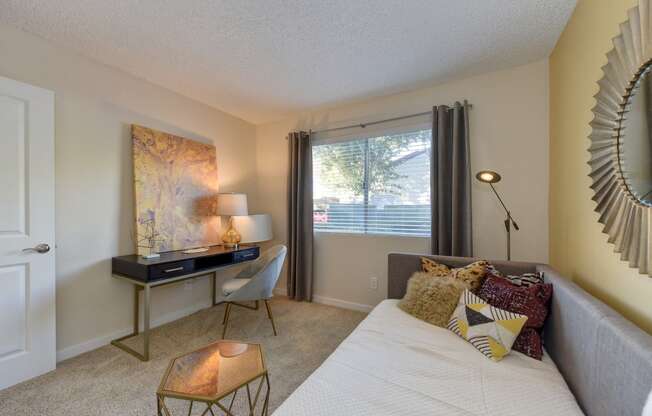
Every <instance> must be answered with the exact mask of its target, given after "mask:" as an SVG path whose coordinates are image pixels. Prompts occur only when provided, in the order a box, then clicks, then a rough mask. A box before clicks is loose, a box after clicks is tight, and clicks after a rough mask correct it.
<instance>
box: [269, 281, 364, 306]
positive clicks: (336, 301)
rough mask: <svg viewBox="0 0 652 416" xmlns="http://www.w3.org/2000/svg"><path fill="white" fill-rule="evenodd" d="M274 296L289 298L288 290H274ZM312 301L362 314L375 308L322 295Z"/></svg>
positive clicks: (313, 297) (280, 288)
mask: <svg viewBox="0 0 652 416" xmlns="http://www.w3.org/2000/svg"><path fill="white" fill-rule="evenodd" d="M274 294H276V295H280V296H287V289H285V288H283V287H277V288H276V289H274ZM312 300H313V301H314V302H315V303H321V304H322V305H329V306H337V307H338V308H342V309H351V310H354V311H360V312H371V310H372V309H373V308H374V306H372V305H365V304H364V303H355V302H349V301H347V300H341V299H335V298H329V297H326V296H320V295H313V296H312Z"/></svg>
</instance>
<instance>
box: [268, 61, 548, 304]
mask: <svg viewBox="0 0 652 416" xmlns="http://www.w3.org/2000/svg"><path fill="white" fill-rule="evenodd" d="M464 98H466V99H468V100H469V102H471V103H472V104H473V109H472V110H471V142H472V144H471V163H472V166H473V170H474V171H475V170H479V169H483V168H491V169H495V170H497V171H499V172H500V173H502V174H503V177H504V180H503V182H501V183H500V184H498V185H497V188H498V189H499V191H500V192H501V193H502V194H503V196H504V198H505V200H506V202H507V203H508V205H509V206H510V208H511V210H512V213H513V215H514V216H515V218H516V219H517V221H518V223H519V225H520V226H521V231H519V232H516V233H515V234H514V236H513V246H512V248H513V258H514V259H518V260H534V261H543V262H547V260H548V137H549V135H548V62H547V60H543V61H540V62H536V63H532V64H529V65H525V66H521V67H517V68H512V69H509V70H504V71H500V72H494V73H490V74H486V75H482V76H477V77H473V78H469V79H465V80H461V81H457V82H452V83H449V84H445V85H440V86H436V87H432V88H426V89H421V90H418V91H414V92H410V93H405V94H399V95H393V96H389V97H384V98H379V99H374V100H370V101H367V102H363V103H359V104H352V105H346V106H341V107H337V108H334V109H330V110H323V111H315V112H312V113H309V114H300V115H298V116H296V117H295V118H292V119H288V120H283V121H281V122H276V123H270V124H265V125H260V126H257V133H256V134H257V159H258V163H257V167H258V192H257V198H258V199H257V202H258V206H259V207H261V209H262V210H263V211H266V212H269V213H271V214H272V215H273V218H274V233H275V236H276V238H277V240H278V241H285V239H286V226H287V224H286V220H285V218H286V217H285V216H286V186H287V185H286V183H287V182H286V180H287V179H286V176H287V171H286V167H287V142H286V140H285V136H286V134H287V133H288V131H290V130H293V129H297V128H302V129H309V128H312V129H318V128H323V127H326V126H331V127H332V126H339V125H346V124H349V123H355V122H361V121H373V120H377V119H382V118H386V117H392V116H399V115H404V114H410V113H416V112H422V111H427V110H428V109H429V108H431V107H432V106H433V105H437V104H450V103H452V102H453V101H455V100H459V99H464ZM473 212H474V251H475V253H476V254H477V255H479V256H482V257H486V258H504V256H505V231H504V227H503V224H502V219H503V215H504V214H503V213H502V212H501V208H500V206H499V205H498V202H497V201H496V200H495V197H494V196H493V195H492V194H491V191H490V189H488V188H487V187H486V186H482V185H481V184H479V183H477V182H474V185H473ZM315 240H316V241H315V252H316V259H315V294H316V296H317V300H322V301H327V302H329V301H332V300H333V299H335V300H337V301H339V304H341V305H345V306H353V307H361V308H364V305H375V304H376V303H377V302H379V301H380V300H381V299H383V298H384V297H385V295H386V290H387V289H386V288H387V276H386V268H387V253H389V252H391V251H411V252H427V251H428V250H429V243H428V241H427V240H426V239H422V238H406V237H373V238H366V237H361V236H353V235H341V234H336V235H332V234H318V235H317V236H316V239H315ZM371 277H377V278H378V279H379V286H378V289H376V290H372V289H370V287H369V286H370V284H369V280H370V278H371ZM280 287H285V283H284V282H281V283H280ZM342 302H348V303H342ZM331 303H332V302H331ZM336 303H337V302H336Z"/></svg>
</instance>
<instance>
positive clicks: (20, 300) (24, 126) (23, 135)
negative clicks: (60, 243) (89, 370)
mask: <svg viewBox="0 0 652 416" xmlns="http://www.w3.org/2000/svg"><path fill="white" fill-rule="evenodd" d="M39 244H41V246H39ZM45 245H47V247H46V246H45ZM35 247H37V248H38V249H37V250H30V249H31V248H35ZM25 249H27V250H25ZM54 276H55V274H54V93H52V92H51V91H47V90H43V89H41V88H36V87H33V86H30V85H26V84H23V83H20V82H16V81H13V80H10V79H6V78H2V77H0V389H3V388H5V387H9V386H11V385H13V384H16V383H19V382H21V381H23V380H27V379H29V378H32V377H35V376H37V375H39V374H43V373H46V372H48V371H50V370H53V369H54V368H55V366H56V333H55V315H54V313H55V311H54V306H55V299H54V289H55V277H54Z"/></svg>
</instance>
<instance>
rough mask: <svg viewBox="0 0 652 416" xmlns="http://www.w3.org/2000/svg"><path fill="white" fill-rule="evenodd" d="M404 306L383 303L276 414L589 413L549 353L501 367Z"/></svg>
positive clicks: (509, 360) (515, 357) (513, 358)
mask: <svg viewBox="0 0 652 416" xmlns="http://www.w3.org/2000/svg"><path fill="white" fill-rule="evenodd" d="M397 303H398V301H396V300H386V301H383V302H382V303H380V304H379V305H378V306H377V307H376V308H375V309H374V310H373V311H372V312H371V313H370V314H369V316H368V317H367V318H366V319H365V320H364V321H363V322H362V323H361V324H360V325H359V326H358V328H356V330H355V331H354V332H353V333H352V334H351V335H350V336H349V337H348V338H347V339H346V340H344V342H342V344H341V345H340V346H339V347H338V348H337V350H335V352H333V354H332V355H331V356H330V357H328V359H327V360H326V361H324V363H323V364H322V365H321V367H319V368H318V369H317V370H316V371H315V372H314V373H313V374H312V375H311V376H310V377H309V378H308V379H307V380H305V381H304V382H303V384H301V386H299V388H298V389H297V390H296V391H295V392H294V393H293V394H292V395H291V396H290V397H289V398H288V399H287V400H286V401H285V402H284V403H283V404H282V405H281V406H280V407H279V408H278V409H277V410H276V411H275V412H274V416H290V415H292V416H294V415H360V416H367V415H368V416H378V415H429V416H438V415H442V416H443V415H446V416H457V415H464V416H467V415H491V416H494V415H495V416H509V415H519V416H551V415H554V416H565V415H582V412H581V411H580V409H579V407H578V405H577V403H576V402H575V399H574V398H573V395H572V394H571V392H570V391H569V390H568V387H567V386H566V383H565V382H564V380H563V378H562V377H561V375H560V374H559V372H558V371H557V368H556V367H555V364H554V363H553V362H552V360H551V359H550V358H549V357H548V356H547V355H546V356H545V357H544V359H543V361H537V360H534V359H532V358H529V357H527V356H525V355H523V354H520V353H518V352H511V353H510V354H509V355H508V356H507V357H505V358H504V359H503V360H502V361H500V362H498V363H495V362H493V361H491V360H489V359H487V358H486V357H485V356H484V355H482V354H481V353H480V352H479V351H477V350H476V349H475V348H473V346H471V344H469V343H467V342H466V341H464V340H462V339H461V338H459V337H457V335H455V334H453V333H452V332H450V331H448V330H446V329H443V328H438V327H435V326H433V325H430V324H427V323H425V322H423V321H420V320H418V319H416V318H414V317H412V316H410V315H408V314H407V313H405V312H403V311H402V310H400V309H399V308H398V307H397ZM273 387H274V382H273V376H272V391H273ZM272 394H273V393H272Z"/></svg>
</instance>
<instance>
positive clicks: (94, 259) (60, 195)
mask: <svg viewBox="0 0 652 416" xmlns="http://www.w3.org/2000/svg"><path fill="white" fill-rule="evenodd" d="M0 56H1V57H2V58H1V59H0V76H4V77H8V78H13V79H16V80H19V81H23V82H26V83H29V84H33V85H37V86H40V87H43V88H47V89H50V90H53V91H54V92H55V94H56V104H55V105H56V107H55V111H56V139H55V140H56V150H55V152H56V155H55V157H56V233H57V236H56V250H57V251H56V262H57V272H56V275H57V349H58V350H59V357H60V358H62V357H68V356H71V355H74V354H77V353H79V352H83V351H84V350H88V349H92V348H95V347H97V346H100V345H103V344H104V343H106V342H108V340H109V339H111V337H114V336H117V335H120V334H122V333H126V331H128V329H129V328H130V325H131V310H132V307H131V304H132V303H131V302H132V291H131V287H130V286H129V285H128V284H127V283H125V282H122V281H119V280H117V279H115V278H112V277H111V273H110V270H111V264H110V259H111V257H112V256H115V255H118V254H128V253H131V252H133V251H134V244H133V241H132V238H131V236H130V235H131V231H132V229H133V227H132V222H133V193H132V188H133V183H132V181H133V175H132V165H131V147H130V146H131V139H130V136H129V125H130V123H140V124H143V125H146V126H151V127H154V128H157V129H162V130H166V131H169V132H172V133H177V134H182V135H185V136H187V137H190V138H194V139H198V140H203V141H211V140H212V141H214V143H215V145H216V146H217V157H218V170H219V180H220V186H221V187H222V189H224V190H237V191H243V192H249V193H250V194H251V193H253V192H254V191H255V173H256V170H255V154H254V152H252V151H251V149H253V148H254V147H255V128H254V127H253V126H252V125H250V124H248V123H246V122H244V121H242V120H240V119H237V118H235V117H232V116H229V115H227V114H225V113H222V112H219V111H216V110H214V109H212V108H209V107H207V106H205V105H202V104H199V103H197V102H194V101H191V100H189V99H186V98H183V97H181V96H179V95H176V94H174V93H172V92H169V91H167V90H165V89H162V88H160V87H156V86H154V85H152V84H149V83H147V82H145V81H143V80H139V79H135V78H133V77H131V76H128V75H126V74H124V73H121V72H119V71H116V70H113V69H111V68H109V67H106V66H103V65H100V64H97V63H94V62H91V61H89V60H86V59H83V58H81V57H79V56H77V55H75V54H73V53H70V52H68V51H66V50H64V49H60V48H57V47H54V46H52V45H51V44H49V43H48V42H45V41H44V40H42V39H40V38H37V37H34V36H32V35H28V34H26V33H24V32H21V31H18V30H15V29H13V28H10V27H7V26H0ZM208 300H209V285H208V281H207V280H206V279H203V280H198V281H196V282H195V283H194V284H193V285H192V286H189V287H186V288H184V287H183V286H171V287H166V288H161V289H156V290H155V291H154V293H153V316H154V318H155V319H157V320H158V322H162V321H165V320H170V319H174V318H177V317H180V316H182V315H183V314H187V313H189V312H192V311H194V310H196V309H198V308H199V307H201V306H203V305H207V304H208Z"/></svg>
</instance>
